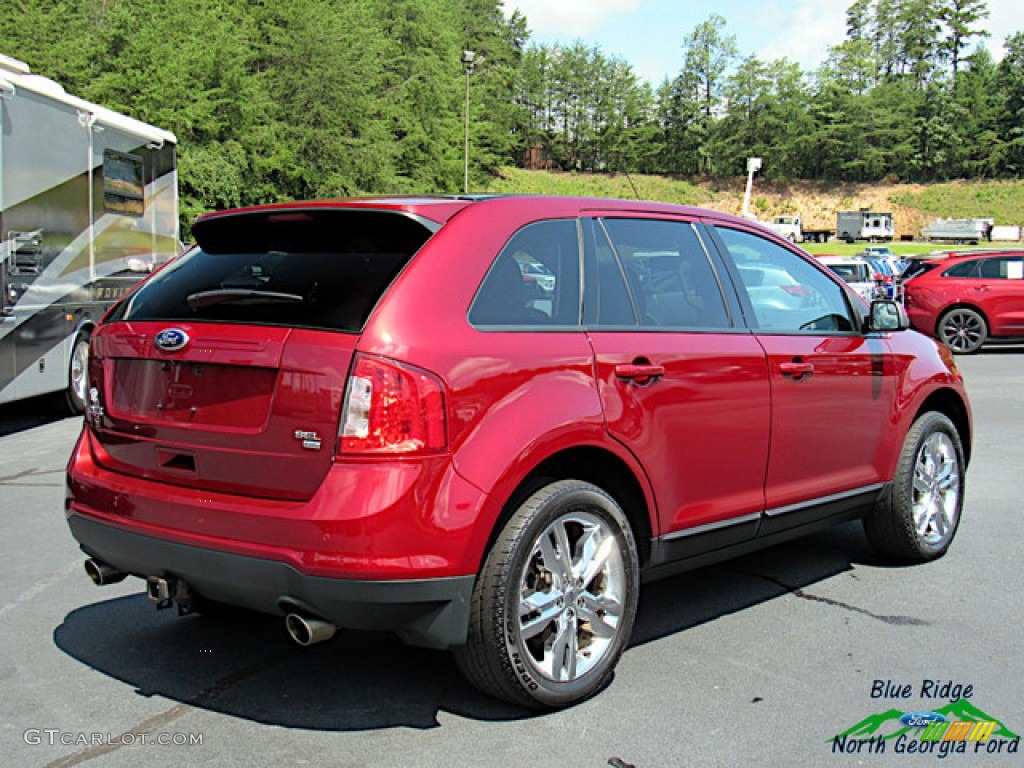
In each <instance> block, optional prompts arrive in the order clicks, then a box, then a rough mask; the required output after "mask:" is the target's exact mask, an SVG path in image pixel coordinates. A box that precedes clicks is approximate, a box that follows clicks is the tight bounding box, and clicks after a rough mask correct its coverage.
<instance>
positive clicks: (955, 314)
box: [938, 307, 988, 355]
mask: <svg viewBox="0 0 1024 768" xmlns="http://www.w3.org/2000/svg"><path fill="white" fill-rule="evenodd" d="M938 335H939V338H940V339H941V340H942V341H943V342H944V343H945V344H946V345H947V346H948V347H949V348H950V349H952V350H953V351H954V352H956V353H957V354H958V355H970V354H973V353H974V352H977V351H978V350H979V349H981V345H982V344H984V343H985V339H986V338H988V323H986V322H985V318H984V317H982V315H981V313H980V312H978V311H977V310H974V309H971V308H970V307H954V308H953V309H951V310H949V311H948V312H947V313H946V314H944V315H943V316H942V317H941V318H940V320H939V334H938Z"/></svg>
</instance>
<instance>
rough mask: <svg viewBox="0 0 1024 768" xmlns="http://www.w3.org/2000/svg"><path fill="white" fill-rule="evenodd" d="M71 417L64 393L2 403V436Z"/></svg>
mask: <svg viewBox="0 0 1024 768" xmlns="http://www.w3.org/2000/svg"><path fill="white" fill-rule="evenodd" d="M67 418H70V414H69V412H68V408H67V405H66V404H65V402H64V395H63V394H59V395H40V396H39V397H31V398H28V399H26V400H19V401H17V402H14V403H4V404H3V405H0V437H5V436H7V435H13V434H15V433H17V432H25V431H26V430H29V429H35V428H36V427H41V426H43V425H44V424H50V423H51V422H54V421H61V420H63V419H67Z"/></svg>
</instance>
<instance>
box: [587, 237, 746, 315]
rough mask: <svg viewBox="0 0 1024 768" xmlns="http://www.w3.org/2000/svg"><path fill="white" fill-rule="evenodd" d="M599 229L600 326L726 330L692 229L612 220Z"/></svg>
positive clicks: (717, 290) (710, 271) (716, 286)
mask: <svg viewBox="0 0 1024 768" xmlns="http://www.w3.org/2000/svg"><path fill="white" fill-rule="evenodd" d="M602 224H603V227H604V230H605V233H606V235H607V240H605V238H602V237H601V235H600V233H598V235H597V236H596V238H595V239H596V244H595V249H596V255H597V259H596V261H597V268H598V285H599V290H600V295H599V308H600V309H599V313H598V324H599V325H613V326H615V325H626V324H629V323H633V322H635V323H636V324H638V325H639V326H640V327H641V328H676V329H691V328H718V329H721V328H728V327H729V325H730V322H729V312H728V310H727V309H726V305H725V299H724V297H723V295H722V288H721V285H720V283H719V281H718V277H717V275H716V274H715V270H714V268H713V267H712V265H711V261H710V260H709V258H708V254H707V252H706V251H705V250H704V246H703V245H702V244H701V241H700V238H698V237H697V233H696V232H695V231H694V229H693V226H692V225H690V224H688V223H686V222H681V221H665V220H657V219H614V218H609V219H603V220H602ZM613 256H617V261H616V260H613V258H612V257H613ZM634 317H635V320H634Z"/></svg>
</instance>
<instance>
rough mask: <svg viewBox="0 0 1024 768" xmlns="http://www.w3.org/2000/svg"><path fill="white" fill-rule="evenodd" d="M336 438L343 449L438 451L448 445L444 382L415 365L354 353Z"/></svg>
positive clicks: (355, 451) (354, 451) (396, 451)
mask: <svg viewBox="0 0 1024 768" xmlns="http://www.w3.org/2000/svg"><path fill="white" fill-rule="evenodd" d="M339 438H340V452H341V453H345V454H353V453H375V454H381V453H387V454H394V453H417V452H424V451H443V450H444V449H445V448H446V447H447V445H448V438H447V434H446V429H445V416H444V386H443V385H442V384H441V381H440V380H439V379H438V378H437V377H436V376H434V375H433V374H430V373H427V372H426V371H423V370H420V369H419V368H413V367H412V366H408V365H402V364H399V363H396V362H395V361H393V360H385V359H383V358H379V357H367V356H364V355H357V356H356V361H355V365H354V367H353V369H352V373H351V375H349V378H348V386H347V387H346V388H345V403H344V407H343V409H342V414H341V430H340V435H339Z"/></svg>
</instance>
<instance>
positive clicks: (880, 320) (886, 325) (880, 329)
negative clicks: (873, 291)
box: [864, 299, 910, 333]
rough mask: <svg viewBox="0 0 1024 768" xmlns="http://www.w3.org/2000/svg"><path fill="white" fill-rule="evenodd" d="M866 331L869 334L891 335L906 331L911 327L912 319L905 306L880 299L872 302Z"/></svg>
mask: <svg viewBox="0 0 1024 768" xmlns="http://www.w3.org/2000/svg"><path fill="white" fill-rule="evenodd" d="M865 325H866V328H865V329H864V330H865V331H866V332H868V333H891V332H893V331H905V330H907V329H908V328H909V327H910V318H909V317H907V310H906V309H904V308H903V305H902V304H900V303H899V302H897V301H892V300H891V299H878V300H876V301H872V302H871V314H870V315H869V316H868V318H867V322H866V323H865Z"/></svg>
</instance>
